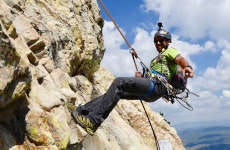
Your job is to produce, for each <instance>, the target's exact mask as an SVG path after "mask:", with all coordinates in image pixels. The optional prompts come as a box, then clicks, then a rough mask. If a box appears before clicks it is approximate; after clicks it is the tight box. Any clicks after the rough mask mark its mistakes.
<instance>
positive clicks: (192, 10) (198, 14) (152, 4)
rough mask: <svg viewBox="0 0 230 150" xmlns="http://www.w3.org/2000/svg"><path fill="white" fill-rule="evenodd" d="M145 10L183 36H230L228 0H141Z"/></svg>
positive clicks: (197, 37) (228, 37)
mask: <svg viewBox="0 0 230 150" xmlns="http://www.w3.org/2000/svg"><path fill="white" fill-rule="evenodd" d="M144 3H145V4H144V5H143V7H144V9H145V10H146V11H154V12H157V13H158V14H159V20H160V21H162V22H163V23H164V24H167V26H168V27H174V28H176V29H177V31H178V33H179V34H180V35H181V36H183V37H186V38H191V39H199V38H204V37H209V38H210V39H219V38H221V39H228V40H229V39H230V36H229V33H228V30H229V26H230V17H229V16H228V14H230V9H229V6H230V1H229V0H222V1H219V0H176V1H175V0H164V1H162V0H144Z"/></svg>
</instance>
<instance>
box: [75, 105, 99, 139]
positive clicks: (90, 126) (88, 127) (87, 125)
mask: <svg viewBox="0 0 230 150" xmlns="http://www.w3.org/2000/svg"><path fill="white" fill-rule="evenodd" d="M71 114H72V117H73V118H74V121H75V122H76V123H77V124H79V125H80V126H81V127H82V128H83V129H84V130H85V131H86V132H87V133H88V134H90V135H93V134H94V132H95V131H96V130H97V128H98V126H97V125H96V124H95V123H94V122H93V121H91V120H90V119H89V118H88V117H87V116H85V115H82V114H80V113H79V112H78V110H77V109H75V110H74V111H72V113H71Z"/></svg>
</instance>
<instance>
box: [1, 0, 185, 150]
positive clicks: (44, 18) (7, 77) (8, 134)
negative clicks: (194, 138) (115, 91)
mask: <svg viewBox="0 0 230 150" xmlns="http://www.w3.org/2000/svg"><path fill="white" fill-rule="evenodd" d="M102 27H103V19H102V18H101V17H100V12H99V8H98V5H97V2H96V0H0V149H1V150H8V149H11V150H17V149H20V150H23V149H33V150H34V149H36V150H37V149H38V150H44V149H47V150H59V149H69V150H72V149H73V150H78V149H83V150H91V149H95V150H101V149H114V150H117V149H122V150H123V149H125V150H126V149H127V150H128V149H131V150H135V149H137V150H139V149H142V150H148V149H149V150H150V149H156V146H155V145H156V144H155V139H154V138H153V135H152V131H151V129H150V126H149V124H148V122H147V119H146V117H145V114H144V111H143V108H142V106H141V104H140V102H138V101H127V100H121V101H120V102H119V103H118V106H117V107H116V108H115V110H113V111H112V113H111V114H110V116H109V117H108V119H106V120H105V122H104V123H103V124H102V126H101V127H100V128H99V129H98V130H97V132H96V134H95V135H94V136H89V135H87V134H86V132H85V131H84V130H83V129H82V128H81V127H79V126H78V125H76V124H75V123H74V121H73V120H72V118H71V115H70V113H69V111H68V109H67V106H66V105H67V104H68V103H69V102H71V103H74V104H75V105H79V104H80V103H85V102H87V101H90V100H91V99H92V98H94V97H96V96H98V95H100V94H103V93H104V92H105V91H106V90H107V88H108V87H109V85H110V83H111V82H112V80H113V78H114V77H113V76H112V74H110V73H109V72H108V71H107V70H105V69H103V68H100V61H101V59H102V57H103V54H104V47H103V36H102ZM145 106H146V108H147V111H148V114H149V115H150V118H151V121H152V124H153V126H154V130H155V131H156V134H157V137H158V139H159V141H161V140H167V141H168V143H170V144H171V145H170V146H171V147H172V149H174V150H180V149H184V146H183V143H182V141H181V140H180V138H179V137H178V136H177V133H176V131H175V130H174V129H173V128H171V127H170V126H169V125H168V124H167V123H166V122H165V121H164V118H163V117H161V116H160V115H159V114H157V113H154V112H152V111H151V110H150V108H149V106H148V105H147V104H145ZM161 145H162V144H161Z"/></svg>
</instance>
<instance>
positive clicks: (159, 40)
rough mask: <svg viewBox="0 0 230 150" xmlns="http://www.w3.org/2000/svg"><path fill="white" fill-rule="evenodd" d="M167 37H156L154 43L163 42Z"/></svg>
mask: <svg viewBox="0 0 230 150" xmlns="http://www.w3.org/2000/svg"><path fill="white" fill-rule="evenodd" d="M164 40H165V39H163V38H158V39H154V43H155V44H157V43H163V42H164Z"/></svg>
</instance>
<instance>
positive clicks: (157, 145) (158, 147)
mask: <svg viewBox="0 0 230 150" xmlns="http://www.w3.org/2000/svg"><path fill="white" fill-rule="evenodd" d="M98 1H99V3H100V5H101V6H102V8H103V9H104V11H105V13H106V14H107V16H108V17H109V18H110V20H111V21H112V22H113V24H114V26H115V28H116V29H117V31H118V32H119V33H120V35H121V36H122V38H123V39H124V41H125V43H126V45H127V46H128V48H129V52H130V53H131V55H132V58H133V62H134V65H135V68H136V71H138V67H137V64H136V61H135V58H136V59H138V58H139V57H138V55H137V53H136V51H135V50H134V48H132V47H131V44H130V43H129V41H128V40H127V38H126V37H125V35H124V34H123V33H122V32H121V30H120V28H119V26H118V25H117V23H116V21H115V20H114V19H113V17H112V16H111V15H110V13H109V11H108V9H107V8H106V7H105V5H104V3H103V2H102V0H98ZM140 102H141V104H142V107H143V109H144V112H145V115H146V117H147V119H148V122H149V125H150V127H151V130H152V133H153V136H154V138H155V141H156V147H157V150H160V146H159V142H158V139H157V136H156V133H155V131H154V129H153V126H152V123H151V121H150V119H149V115H148V113H147V111H146V109H145V106H144V104H143V102H142V100H141V99H140Z"/></svg>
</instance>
